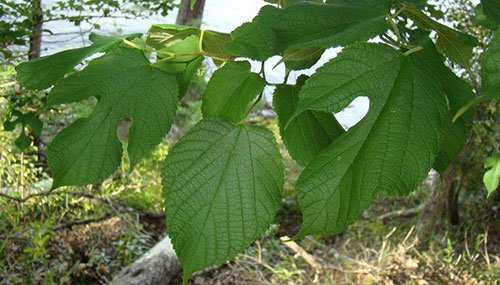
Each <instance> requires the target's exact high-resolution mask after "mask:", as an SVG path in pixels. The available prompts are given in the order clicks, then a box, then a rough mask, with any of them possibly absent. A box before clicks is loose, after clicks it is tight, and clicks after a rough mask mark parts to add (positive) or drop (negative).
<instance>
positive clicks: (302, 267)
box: [0, 106, 500, 284]
mask: <svg viewBox="0 0 500 285" xmlns="http://www.w3.org/2000/svg"><path fill="white" fill-rule="evenodd" d="M198 107H199V106H194V107H192V108H194V109H195V110H196V109H197V108H198ZM187 108H191V107H187ZM264 122H265V124H267V125H268V126H270V127H271V128H272V129H274V130H275V131H276V126H275V125H276V124H275V121H274V120H262V119H261V118H258V117H257V118H254V121H253V123H257V124H263V123H264ZM184 123H185V122H184ZM190 124H191V125H192V123H188V124H185V125H190ZM177 131H179V130H177ZM180 131H181V132H182V130H180ZM4 135H5V134H4ZM173 143H175V136H173V137H172V136H171V137H170V139H167V140H166V142H165V143H164V144H162V145H161V146H159V147H158V148H157V149H156V150H155V151H154V152H153V154H152V155H151V157H149V158H147V159H145V160H144V161H143V162H142V163H141V164H140V165H138V166H137V167H136V168H135V169H134V170H133V171H132V172H130V173H129V171H128V169H127V166H126V162H125V163H124V165H123V167H122V169H120V171H118V172H117V174H115V175H114V176H113V177H112V178H110V179H108V180H106V181H105V182H104V183H103V184H102V185H98V186H96V185H95V186H88V187H82V188H70V187H68V188H64V189H62V190H57V191H58V192H57V193H55V194H54V192H53V193H50V194H49V195H47V196H40V197H33V198H31V199H29V200H27V201H25V202H23V203H18V202H16V201H9V200H7V199H3V198H2V199H0V215H1V216H2V217H3V218H2V219H3V220H4V221H6V223H3V224H2V225H1V226H0V237H1V242H0V255H1V256H3V258H2V260H0V276H1V277H2V278H1V280H0V284H52V283H61V284H105V283H106V282H107V281H109V280H110V279H111V278H112V276H113V274H114V273H116V272H117V271H119V270H120V269H121V268H122V267H124V266H126V265H127V264H130V263H131V262H133V260H135V259H136V258H138V257H139V256H141V255H142V254H143V253H145V252H146V251H147V250H148V249H149V248H150V247H152V246H153V245H154V244H155V243H156V242H157V241H159V240H160V239H161V238H162V237H163V236H164V235H165V234H166V227H165V222H164V212H163V210H162V202H161V201H162V198H161V182H160V168H161V161H162V159H163V157H164V155H166V153H167V152H168V148H169V147H170V146H171V145H172V144H173ZM6 149H7V148H6ZM11 150H12V149H11ZM281 150H282V155H283V157H284V158H285V168H286V173H287V175H286V185H285V191H284V193H285V194H284V198H283V200H282V209H281V210H280V212H279V213H278V215H277V219H276V224H274V225H272V227H271V228H270V229H269V231H268V232H267V233H266V234H265V235H264V236H263V237H262V238H261V239H259V240H258V241H256V242H255V243H254V244H252V246H251V247H249V248H248V249H247V250H246V251H245V252H244V253H242V254H240V255H238V256H237V257H236V258H235V259H234V260H233V261H230V262H228V263H226V264H223V265H221V266H217V267H215V268H211V269H208V270H206V271H204V272H201V273H198V274H196V275H195V276H194V277H193V278H192V280H191V282H190V283H191V284H305V283H309V284H495V283H494V282H495V280H498V279H500V233H499V231H500V227H499V226H500V225H499V222H498V219H496V218H495V217H498V211H499V209H498V207H496V208H495V207H494V206H491V205H492V203H494V201H495V199H494V198H490V199H486V197H485V195H484V194H483V193H482V192H479V193H478V191H473V190H471V191H465V192H464V193H462V196H461V198H462V205H463V208H462V209H463V210H462V211H461V215H462V217H463V225H462V226H461V227H460V228H457V229H450V230H449V231H444V232H442V233H440V234H438V235H436V236H434V237H432V238H431V241H432V242H431V246H430V247H429V248H423V247H422V246H421V245H420V243H419V239H418V238H416V234H415V224H416V223H417V221H418V217H419V215H418V213H416V214H413V215H409V216H394V217H389V218H386V219H381V217H382V215H383V214H386V213H388V212H392V211H396V210H401V209H413V208H415V207H418V205H420V204H421V203H422V202H423V201H425V199H426V196H427V194H428V192H429V189H428V188H427V186H426V185H425V184H424V185H422V186H421V187H420V188H419V189H417V191H415V192H414V193H412V194H411V195H410V196H408V197H387V196H379V197H378V198H377V199H376V200H375V202H374V203H373V204H372V206H371V207H370V208H369V209H368V210H366V211H365V213H364V214H363V217H362V218H361V219H360V220H359V221H357V222H356V223H355V224H353V225H352V226H350V227H349V229H347V230H346V231H345V232H344V233H342V234H340V235H336V236H330V237H320V236H310V237H307V238H305V239H303V240H299V241H296V242H286V239H283V238H282V237H283V236H289V237H290V236H293V235H294V233H296V232H297V230H298V228H299V227H300V220H301V215H300V211H299V208H298V206H297V202H296V199H295V193H294V190H293V185H294V183H295V180H296V179H297V176H298V174H299V173H300V170H301V168H300V167H299V166H298V165H297V164H295V162H293V161H292V160H291V159H290V157H289V156H288V154H287V152H286V150H285V148H284V147H283V146H282V147H281ZM6 154H7V153H6V152H4V158H5V156H6ZM12 156H13V159H12V160H11V161H10V162H9V163H10V166H11V167H9V168H8V170H6V168H3V169H4V170H3V171H4V173H3V175H4V177H5V176H8V175H7V174H9V173H7V174H6V173H5V171H14V172H15V173H16V174H19V173H21V174H22V175H21V177H25V178H24V182H23V183H22V184H21V183H20V182H19V181H17V182H14V181H13V182H12V183H11V184H10V185H12V186H13V187H19V189H22V190H23V191H25V192H26V191H27V190H26V189H32V188H35V189H36V188H37V187H38V188H43V187H44V186H43V183H35V184H33V185H31V184H30V183H31V181H38V180H40V179H41V178H42V179H47V177H45V176H43V175H42V177H41V178H40V174H39V173H36V171H35V172H34V173H32V172H33V171H32V170H33V169H34V168H33V167H32V164H33V162H34V161H36V158H35V155H31V156H30V155H27V154H19V153H15V151H14V150H12ZM20 162H22V163H24V165H23V164H20ZM30 163H31V164H30ZM7 182H8V181H4V182H3V184H2V186H3V185H6V184H7ZM31 191H32V190H31ZM40 191H43V190H40ZM23 195H25V196H26V195H29V193H24V194H23ZM478 205H485V207H478ZM180 278H181V275H180V274H179V277H178V280H177V281H180Z"/></svg>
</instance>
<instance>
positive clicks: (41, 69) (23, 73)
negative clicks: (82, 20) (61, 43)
mask: <svg viewBox="0 0 500 285" xmlns="http://www.w3.org/2000/svg"><path fill="white" fill-rule="evenodd" d="M138 36H140V35H138V34H134V35H129V36H125V37H120V38H115V37H107V36H101V35H97V34H91V35H90V37H89V38H90V39H91V40H92V41H93V44H92V45H90V46H88V47H83V48H77V49H70V50H66V51H62V52H59V53H56V54H53V55H49V56H45V57H42V58H39V59H36V60H32V61H28V62H23V63H21V64H19V65H18V66H17V68H16V70H17V80H18V81H19V84H21V86H23V87H25V88H28V89H38V90H39V89H45V88H48V87H50V86H52V85H54V84H55V83H56V82H57V81H58V80H59V79H61V78H63V77H64V76H65V75H66V74H67V73H69V72H71V71H72V70H73V68H74V67H75V66H77V65H78V64H80V63H81V62H82V61H83V60H84V59H85V58H87V57H89V56H91V55H92V54H94V53H98V52H107V51H109V50H111V49H112V48H114V47H115V46H117V45H119V44H120V43H121V42H122V41H123V39H125V38H133V37H138Z"/></svg>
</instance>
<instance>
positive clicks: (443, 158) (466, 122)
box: [414, 39, 475, 173]
mask: <svg viewBox="0 0 500 285" xmlns="http://www.w3.org/2000/svg"><path fill="white" fill-rule="evenodd" d="M423 47H424V50H423V51H421V52H418V53H416V54H415V55H414V57H415V58H416V59H417V60H419V61H420V62H421V63H422V64H424V65H426V66H427V72H428V73H429V74H433V76H434V78H436V79H438V80H439V81H441V84H442V86H443V88H444V92H445V94H446V97H447V99H448V105H449V108H450V111H451V114H452V115H454V114H456V113H457V112H458V111H459V110H460V109H461V108H462V107H463V106H464V105H467V104H468V103H469V102H472V101H473V100H474V98H475V95H474V92H473V91H472V88H471V86H470V85H469V84H468V83H467V82H465V81H464V80H462V79H460V78H459V77H457V76H456V75H455V74H454V73H453V72H452V71H451V70H450V69H449V68H447V67H446V66H445V65H444V64H443V62H444V59H443V58H442V56H441V55H440V54H439V53H438V52H437V50H436V48H435V46H434V45H433V44H432V42H431V40H429V39H428V40H427V41H426V42H424V43H423ZM473 117H474V110H473V109H470V110H468V111H467V112H465V114H463V116H461V117H460V118H459V119H458V120H456V121H455V122H454V123H453V124H452V125H451V126H450V127H449V128H447V130H446V133H445V138H444V141H443V145H442V148H441V150H440V152H439V154H438V156H437V158H436V161H435V162H434V165H433V168H434V169H435V170H437V171H438V172H439V173H443V172H444V171H445V170H446V168H447V167H448V165H449V164H450V163H451V162H453V161H454V160H455V159H456V158H457V157H458V155H459V154H460V152H461V151H462V148H463V146H464V145H465V142H466V140H467V134H468V132H469V129H470V126H471V124H472V120H473Z"/></svg>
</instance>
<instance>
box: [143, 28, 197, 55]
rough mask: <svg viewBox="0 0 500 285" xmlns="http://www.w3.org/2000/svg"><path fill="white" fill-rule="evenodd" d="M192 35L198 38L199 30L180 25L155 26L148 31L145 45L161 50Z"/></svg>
mask: <svg viewBox="0 0 500 285" xmlns="http://www.w3.org/2000/svg"><path fill="white" fill-rule="evenodd" d="M193 35H196V36H198V35H199V30H198V29H195V28H192V27H188V26H181V25H172V24H156V25H153V26H151V28H150V29H149V31H148V38H147V40H146V43H147V44H148V45H150V46H152V47H154V48H155V49H158V50H161V49H163V48H165V47H168V46H170V45H172V44H173V43H175V42H177V41H182V40H184V39H185V38H187V37H189V36H193Z"/></svg>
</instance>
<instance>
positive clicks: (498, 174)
mask: <svg viewBox="0 0 500 285" xmlns="http://www.w3.org/2000/svg"><path fill="white" fill-rule="evenodd" d="M484 168H485V169H487V171H486V172H485V173H484V176H483V182H484V185H485V186H486V190H488V197H489V196H490V195H491V194H492V193H493V191H495V190H496V189H497V188H498V182H499V180H500V155H498V154H497V155H495V156H491V157H488V158H487V159H486V160H485V161H484Z"/></svg>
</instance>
